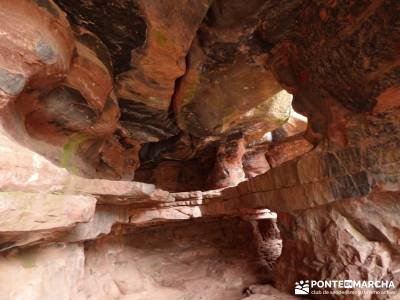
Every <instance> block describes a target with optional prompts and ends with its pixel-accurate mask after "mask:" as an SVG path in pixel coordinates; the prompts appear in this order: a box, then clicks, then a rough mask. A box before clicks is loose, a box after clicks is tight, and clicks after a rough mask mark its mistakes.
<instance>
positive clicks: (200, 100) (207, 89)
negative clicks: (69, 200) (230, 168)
mask: <svg viewBox="0 0 400 300" xmlns="http://www.w3.org/2000/svg"><path fill="white" fill-rule="evenodd" d="M22 2H24V1H15V3H7V4H5V5H3V7H2V8H1V9H0V12H1V13H2V14H7V12H9V11H11V10H14V11H18V12H20V13H21V14H20V15H18V16H11V15H10V16H9V18H8V19H7V18H3V19H2V20H1V22H3V23H4V24H2V25H3V28H8V27H10V26H12V22H13V21H15V19H14V20H13V17H15V18H21V19H23V16H24V13H25V11H24V9H26V7H27V6H24V9H22V8H21V9H20V10H18V9H19V7H22ZM30 5H32V7H31V9H32V11H34V12H35V13H34V14H33V13H32V14H31V15H30V17H29V18H27V19H24V21H23V22H20V24H22V25H21V26H32V25H35V26H36V27H35V28H40V29H41V30H42V31H41V32H40V33H39V32H38V31H37V30H36V29H34V28H32V29H31V30H30V29H24V30H22V31H23V34H24V35H25V37H26V39H27V41H28V42H29V43H32V45H34V46H32V47H31V48H32V49H31V48H29V51H30V52H29V51H28V50H27V52H26V53H25V54H24V55H25V56H24V57H25V58H26V61H24V62H23V63H20V64H14V65H13V62H12V60H11V61H9V62H7V61H3V60H2V61H0V66H1V68H0V90H1V95H2V98H4V99H14V100H15V103H17V105H16V107H17V111H18V112H19V114H20V115H21V118H22V120H23V123H24V125H25V127H26V129H27V131H28V133H29V134H30V135H31V136H32V137H34V138H35V139H38V140H42V141H46V142H48V143H51V144H55V145H59V146H63V147H64V150H65V148H67V149H71V148H72V149H74V148H78V152H79V155H81V156H82V157H84V160H85V161H87V162H90V164H91V165H92V167H93V168H94V170H95V171H94V173H95V175H92V176H97V177H112V178H120V179H126V178H131V179H132V178H133V174H134V173H135V170H137V169H138V168H139V170H140V169H143V168H146V167H148V166H151V167H154V166H156V165H158V164H161V163H163V162H166V161H182V162H185V163H186V162H187V163H188V164H189V165H190V162H191V161H193V160H197V162H201V164H203V166H204V168H206V169H207V168H210V166H212V165H213V162H214V160H216V159H218V157H217V156H218V153H219V151H218V148H219V147H220V145H221V144H223V143H225V142H226V141H227V140H229V139H230V137H232V136H240V137H241V138H243V139H244V141H245V142H244V143H245V148H246V147H247V148H248V149H250V148H252V147H253V146H255V145H259V144H262V143H264V142H265V141H266V134H267V133H270V132H274V130H275V131H276V130H280V128H281V127H282V126H283V125H284V124H285V123H287V122H288V120H289V119H290V118H291V115H292V114H293V113H292V110H293V108H294V109H295V110H296V111H298V112H300V113H302V114H304V115H306V116H307V117H308V118H309V122H310V124H309V128H308V130H307V134H306V137H307V138H308V139H309V140H310V141H311V142H312V143H314V144H316V143H317V142H318V140H320V139H321V137H322V136H324V135H326V134H327V132H329V122H330V120H332V119H334V118H335V117H336V116H335V115H334V114H333V112H332V111H333V108H334V107H340V109H341V110H343V111H346V112H363V111H367V112H368V111H372V110H373V109H374V107H375V106H376V105H377V103H378V102H379V101H380V99H381V98H382V97H383V98H382V99H383V100H382V101H386V100H385V99H384V98H385V97H384V96H382V95H386V94H385V93H389V95H390V93H391V92H394V93H395V92H396V90H393V87H395V86H398V84H399V81H400V62H399V60H398V58H397V56H396V53H398V51H399V49H400V48H399V47H400V32H399V31H400V20H399V17H398V16H399V15H400V14H399V13H400V11H399V10H400V4H399V2H398V1H396V0H392V1H391V0H387V1H377V0H365V1H364V0H360V1H350V0H346V1H335V0H331V1H317V0H309V1H299V0H291V1H289V0H279V1H275V0H248V1H241V0H230V1H227V0H214V1H212V0H168V1H165V0H110V1H101V0H55V1H54V2H53V1H50V0H35V1H32V3H31V4H30ZM38 16H39V17H38ZM35 18H39V19H41V20H42V22H41V23H40V22H39V23H38V21H37V19H35ZM11 38H12V37H11ZM7 42H8V41H7V38H4V37H1V38H0V46H1V47H2V51H3V53H7V51H11V50H13V49H14V50H15V49H20V48H21V45H17V44H16V43H14V42H13V43H8V44H7ZM4 45H6V46H4ZM18 47H20V48H18ZM31 52H32V53H33V54H32V53H31ZM31 57H34V58H31ZM34 59H37V61H38V62H36V61H35V60H34ZM390 89H392V90H390ZM21 99H22V100H21ZM27 103H29V104H27ZM332 103H333V104H332ZM327 104H329V105H327ZM331 104H332V105H331ZM292 107H293V108H292ZM252 149H253V150H254V148H252ZM224 151H225V150H224Z"/></svg>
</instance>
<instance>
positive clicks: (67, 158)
mask: <svg viewBox="0 0 400 300" xmlns="http://www.w3.org/2000/svg"><path fill="white" fill-rule="evenodd" d="M88 139H89V136H88V135H84V134H77V135H73V136H71V137H70V139H69V140H68V142H67V143H66V144H65V145H64V147H63V157H62V162H61V166H62V167H63V168H65V169H67V170H68V171H69V172H71V173H73V174H75V173H77V171H78V169H77V167H76V166H74V165H73V162H72V160H73V158H74V157H75V155H76V154H77V153H78V151H79V147H80V146H81V144H82V143H84V142H85V141H87V140H88Z"/></svg>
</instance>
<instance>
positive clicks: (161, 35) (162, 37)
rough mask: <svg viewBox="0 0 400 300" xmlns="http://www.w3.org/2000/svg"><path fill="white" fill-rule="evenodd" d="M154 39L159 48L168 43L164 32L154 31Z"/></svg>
mask: <svg viewBox="0 0 400 300" xmlns="http://www.w3.org/2000/svg"><path fill="white" fill-rule="evenodd" d="M154 34H155V37H156V40H157V43H158V44H159V45H160V46H162V47H163V46H165V45H166V44H167V42H168V38H167V36H166V35H165V33H164V32H162V31H160V30H155V33H154Z"/></svg>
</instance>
